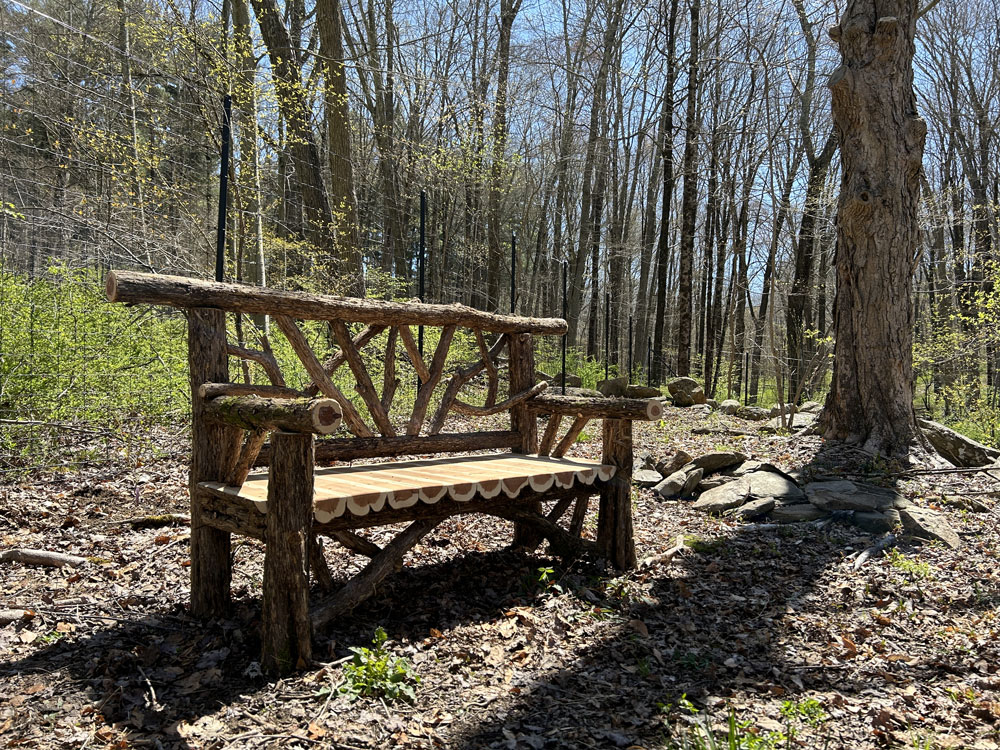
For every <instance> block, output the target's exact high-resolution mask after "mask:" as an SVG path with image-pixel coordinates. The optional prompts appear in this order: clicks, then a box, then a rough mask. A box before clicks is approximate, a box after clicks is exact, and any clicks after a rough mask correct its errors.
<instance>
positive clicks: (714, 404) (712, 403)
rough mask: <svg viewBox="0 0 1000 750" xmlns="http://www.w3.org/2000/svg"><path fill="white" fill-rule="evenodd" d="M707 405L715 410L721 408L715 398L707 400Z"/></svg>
mask: <svg viewBox="0 0 1000 750" xmlns="http://www.w3.org/2000/svg"><path fill="white" fill-rule="evenodd" d="M705 403H706V404H708V405H709V406H711V407H712V408H713V409H718V408H719V402H718V401H716V400H715V399H714V398H706V399H705Z"/></svg>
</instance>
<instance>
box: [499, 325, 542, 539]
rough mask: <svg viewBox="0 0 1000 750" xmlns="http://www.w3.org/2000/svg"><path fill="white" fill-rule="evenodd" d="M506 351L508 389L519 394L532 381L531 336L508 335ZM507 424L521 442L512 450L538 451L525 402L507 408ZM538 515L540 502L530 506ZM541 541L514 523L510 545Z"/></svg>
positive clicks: (532, 420) (534, 427)
mask: <svg viewBox="0 0 1000 750" xmlns="http://www.w3.org/2000/svg"><path fill="white" fill-rule="evenodd" d="M508 339H509V341H508V344H507V351H508V354H509V357H510V364H509V366H508V367H509V370H510V392H511V393H520V392H521V391H525V390H527V389H529V388H531V387H532V386H533V385H534V384H535V351H534V346H533V342H532V339H531V335H530V334H527V333H523V334H518V335H512V336H509V337H508ZM510 427H511V429H512V430H514V431H515V432H517V433H520V435H521V444H520V445H519V446H517V447H516V448H514V449H513V450H514V453H524V454H530V453H537V452H538V419H537V418H536V416H535V415H534V413H532V412H531V411H529V410H528V406H527V402H524V403H519V404H517V405H516V406H515V407H514V408H513V409H511V410H510ZM532 510H533V511H534V512H535V513H538V514H540V513H541V510H542V506H541V503H540V502H538V503H535V504H533V506H532ZM540 541H541V539H540V537H539V536H538V534H537V532H536V531H535V530H533V529H532V528H531V527H530V526H526V525H525V524H522V523H515V524H514V539H513V545H514V546H515V547H521V548H523V549H529V550H530V549H534V548H535V547H537V546H538V544H539V542H540Z"/></svg>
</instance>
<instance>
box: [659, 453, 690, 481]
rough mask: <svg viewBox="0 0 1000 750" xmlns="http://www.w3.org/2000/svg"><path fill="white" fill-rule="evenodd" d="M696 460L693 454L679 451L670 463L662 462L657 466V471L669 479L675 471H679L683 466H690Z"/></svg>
mask: <svg viewBox="0 0 1000 750" xmlns="http://www.w3.org/2000/svg"><path fill="white" fill-rule="evenodd" d="M693 460H694V459H693V458H692V457H691V454H690V453H688V452H687V451H685V450H681V449H679V448H678V449H677V452H676V453H674V455H673V456H671V457H670V460H669V461H661V462H659V463H658V464H656V470H657V471H658V472H660V473H661V474H662V475H663V476H665V477H669V476H670V475H671V474H673V473H674V472H675V471H677V470H678V469H679V468H681V467H682V466H684V465H686V464H689V463H691V462H692V461H693Z"/></svg>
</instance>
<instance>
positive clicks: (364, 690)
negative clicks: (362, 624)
mask: <svg viewBox="0 0 1000 750" xmlns="http://www.w3.org/2000/svg"><path fill="white" fill-rule="evenodd" d="M386 639H387V636H386V634H385V630H383V629H382V627H381V626H379V627H377V628H375V638H374V639H373V640H372V648H367V647H365V646H361V647H352V648H351V649H350V651H351V653H353V654H354V658H352V659H351V661H349V662H348V663H347V664H346V665H345V666H344V681H343V682H342V683H341V684H340V687H339V691H340V692H341V693H343V694H345V695H348V696H350V697H351V699H352V700H356V699H358V698H385V699H386V700H388V701H394V700H402V701H405V702H407V703H412V702H413V701H414V700H415V699H416V686H417V685H418V684H420V676H419V675H418V674H417V673H416V672H414V671H413V667H412V666H411V665H410V663H409V662H408V661H407V660H406V659H403V658H399V657H395V656H393V655H392V654H391V653H389V651H388V649H386V648H385V642H386Z"/></svg>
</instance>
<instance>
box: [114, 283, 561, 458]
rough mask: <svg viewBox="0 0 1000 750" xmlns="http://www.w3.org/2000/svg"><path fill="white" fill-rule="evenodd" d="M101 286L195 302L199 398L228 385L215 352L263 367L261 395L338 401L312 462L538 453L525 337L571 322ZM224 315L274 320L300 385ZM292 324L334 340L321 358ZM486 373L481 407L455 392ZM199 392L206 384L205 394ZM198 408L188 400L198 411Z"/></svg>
mask: <svg viewBox="0 0 1000 750" xmlns="http://www.w3.org/2000/svg"><path fill="white" fill-rule="evenodd" d="M106 292H107V297H108V299H109V300H110V301H112V302H121V303H126V304H137V303H146V304H158V305H167V306H171V307H177V308H184V309H188V310H199V311H201V314H200V315H198V316H197V317H198V318H199V324H198V325H197V326H191V325H189V341H188V347H189V363H190V366H191V377H192V387H193V399H194V400H195V401H196V402H197V401H198V399H199V388H202V386H204V384H205V383H206V382H208V383H218V385H217V386H215V390H214V391H213V393H216V394H217V393H222V392H225V388H224V387H223V386H224V384H227V383H229V380H230V378H229V376H228V374H227V375H226V377H224V378H223V379H221V380H218V379H217V377H218V376H215V377H207V378H206V377H205V376H206V375H208V374H209V373H211V372H215V373H218V375H219V376H221V375H222V373H223V372H224V371H225V372H228V370H227V369H225V368H223V367H222V366H221V364H220V362H219V361H218V360H219V354H220V349H222V350H224V352H225V354H226V355H227V356H229V357H236V358H241V359H245V360H249V361H252V362H256V363H258V364H259V365H261V367H262V368H263V369H264V372H265V373H266V374H267V377H268V379H269V380H270V387H269V388H260V389H259V392H260V395H263V396H276V395H277V396H284V397H286V398H314V397H317V396H322V397H326V398H327V399H332V400H333V401H336V402H337V404H338V405H339V407H340V410H341V412H342V416H343V426H344V428H346V431H347V432H349V433H350V437H341V438H334V439H329V440H323V441H321V442H320V443H319V444H318V446H317V459H318V460H332V459H353V458H364V457H374V456H392V455H406V454H425V453H441V452H460V451H471V450H483V449H497V448H499V449H511V450H514V451H516V452H524V453H529V452H534V451H535V450H536V449H537V435H536V428H535V423H536V420H535V418H534V415H533V414H532V413H530V412H529V409H528V402H529V401H530V400H531V399H533V398H534V397H535V396H538V395H539V394H541V393H542V392H543V391H544V390H545V387H546V384H545V383H537V384H536V382H535V380H536V378H535V362H534V347H533V336H535V335H540V334H541V335H545V334H550V335H563V334H564V333H565V332H566V330H567V325H566V322H565V321H564V320H561V319H558V318H526V317H520V316H514V315H498V314H492V313H487V312H483V311H481V310H475V309H473V308H469V307H465V306H463V305H435V304H424V303H419V302H390V301H379V300H370V299H353V298H345V297H335V296H330V295H319V294H309V293H306V292H290V291H281V290H275V289H267V288H261V287H252V286H246V285H242V284H228V283H217V282H208V281H201V280H197V279H190V278H182V277H173V276H160V275H153V274H144V273H136V272H128V271H113V272H111V273H109V275H108V277H107V283H106ZM225 312H232V313H245V314H256V315H261V314H266V315H269V316H271V319H272V320H273V322H274V327H275V328H277V329H278V330H279V331H280V332H281V334H282V335H283V336H284V337H285V339H286V340H287V342H288V344H289V346H290V348H291V350H292V351H294V353H295V356H296V357H297V358H298V361H299V362H300V363H301V364H302V366H303V367H304V369H305V371H306V372H307V373H308V375H309V377H310V378H311V382H310V383H309V384H308V385H306V387H305V388H302V389H301V390H299V389H290V388H288V386H287V384H286V382H285V379H284V376H283V374H282V372H281V368H280V367H279V364H278V361H277V360H276V358H275V357H274V354H273V352H272V349H271V346H270V344H269V342H268V341H267V339H266V338H264V339H263V340H262V347H261V348H260V349H258V350H255V349H250V348H246V347H240V346H236V345H233V344H232V343H230V342H229V341H228V340H227V338H226V328H225V326H226V322H225V315H224V313H225ZM191 317H192V316H190V315H189V320H190V318H191ZM299 321H321V323H322V325H323V326H325V327H326V328H327V331H326V335H325V341H324V342H323V343H326V341H329V342H332V343H335V344H336V346H337V349H335V350H334V351H333V353H332V354H329V355H327V356H318V355H317V354H316V352H315V351H314V349H313V346H312V345H311V344H310V341H309V337H308V336H307V333H306V332H304V330H303V327H302V326H301V325H300V322H299ZM352 326H354V327H355V330H352ZM358 326H360V328H358ZM424 329H436V330H429V331H427V333H428V336H427V339H428V341H429V342H433V343H434V346H433V351H432V352H430V351H429V352H428V354H429V355H430V356H429V358H427V357H425V355H424V354H423V353H421V351H420V348H421V347H420V346H419V344H418V339H422V337H423V333H424ZM459 332H464V333H465V334H466V338H465V340H466V341H470V342H471V341H472V340H474V341H475V347H474V349H473V351H474V352H475V354H474V356H473V358H472V360H473V361H470V362H466V363H463V364H460V365H458V366H457V367H454V366H453V367H452V371H451V372H448V371H446V362H447V360H448V353H449V350H450V348H451V347H452V345H453V343H454V342H455V341H456V334H458V333H459ZM313 333H314V334H315V330H314V331H313ZM313 338H315V336H313ZM504 354H506V362H507V367H506V370H507V374H506V379H507V381H508V382H507V388H506V391H507V395H508V397H507V398H506V399H504V400H503V401H498V399H500V398H501V395H502V394H501V382H500V381H501V375H502V373H501V370H502V368H501V366H500V363H501V357H502V355H504ZM372 356H375V357H377V358H379V359H380V360H381V365H382V366H381V368H374V369H376V371H377V370H378V369H381V371H382V372H381V373H380V375H379V379H381V383H378V384H376V383H375V382H374V379H373V377H372V372H371V371H370V369H369V367H366V365H365V359H366V357H368V358H371V357H372ZM208 360H212V361H211V362H208ZM369 361H371V359H369ZM376 361H377V360H376ZM345 367H346V368H347V369H349V370H350V373H351V375H352V376H353V383H352V384H351V385H352V386H353V387H354V389H355V390H356V392H357V394H358V396H359V397H360V401H361V403H360V404H356V403H355V402H354V401H353V400H352V399H351V398H350V397H349V396H348V395H347V393H345V392H344V388H343V384H344V378H343V377H339V378H336V379H337V380H339V381H340V383H341V387H338V385H337V383H336V382H335V375H336V373H337V372H338V370H341V368H345ZM206 368H207V369H206ZM407 370H411V371H412V375H411V374H409V373H407V372H406V371H407ZM484 374H485V380H486V397H485V403H484V404H483V405H481V406H479V405H473V404H470V403H466V401H465V400H463V398H462V394H461V391H462V389H463V387H464V386H466V385H467V384H469V383H470V382H471V381H473V379H474V378H477V377H480V380H481V376H483V375H484ZM401 377H413V378H414V379H415V380H417V382H418V383H419V386H418V388H417V391H416V396H415V398H414V400H413V406H412V409H411V412H410V415H409V418H408V419H407V420H406V422H405V424H402V425H399V424H398V423H397V424H394V422H393V419H392V418H391V416H390V415H391V412H392V408H393V403H394V399H395V396H396V394H397V390H398V386H399V385H400V382H401ZM203 378H204V379H203ZM244 390H246V388H245V387H244ZM250 390H251V391H252V390H253V389H250ZM234 392H235V391H234ZM204 396H205V392H204V389H203V388H202V390H201V397H202V398H204ZM362 404H363V407H362ZM197 407H198V405H197V403H196V404H195V410H196V411H197ZM504 411H507V412H509V413H510V429H509V430H492V431H473V432H468V433H461V434H455V433H452V434H445V433H443V432H442V430H443V428H444V425H445V420H446V419H447V417H448V415H449V414H451V413H452V412H457V413H461V414H466V415H469V416H487V415H490V414H496V413H500V412H504ZM266 458H267V454H266V450H265V451H264V453H262V454H260V455H259V456H258V457H257V458H256V459H255V461H254V463H255V465H261V464H262V463H265V462H266Z"/></svg>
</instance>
